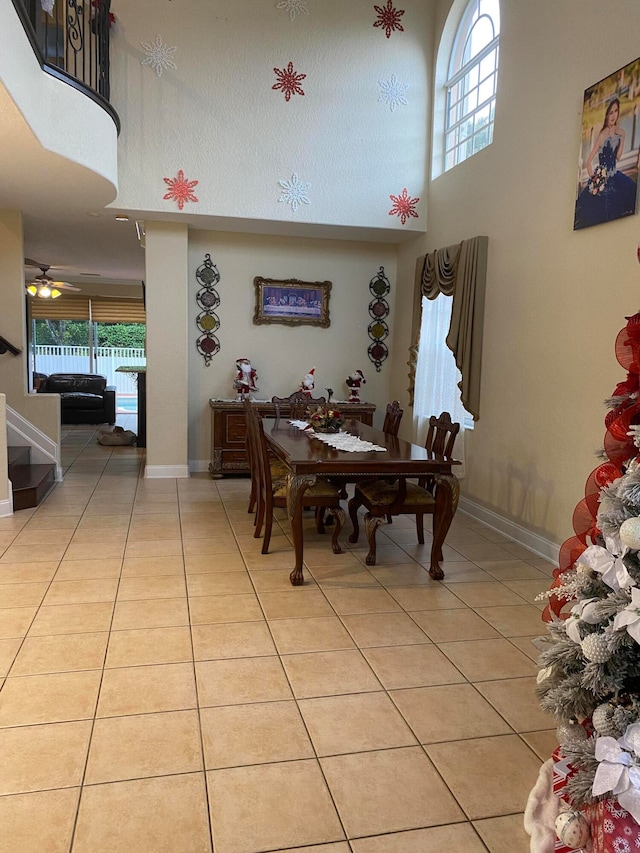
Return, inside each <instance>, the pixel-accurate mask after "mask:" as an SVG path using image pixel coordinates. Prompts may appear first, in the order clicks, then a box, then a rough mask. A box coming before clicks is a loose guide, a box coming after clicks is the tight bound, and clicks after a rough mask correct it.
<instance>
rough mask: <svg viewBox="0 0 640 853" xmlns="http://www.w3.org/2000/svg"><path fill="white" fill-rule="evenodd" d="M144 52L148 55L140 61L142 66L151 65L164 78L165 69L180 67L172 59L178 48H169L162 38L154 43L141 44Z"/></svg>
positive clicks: (157, 38) (144, 42)
mask: <svg viewBox="0 0 640 853" xmlns="http://www.w3.org/2000/svg"><path fill="white" fill-rule="evenodd" d="M140 44H141V45H142V47H143V49H144V52H145V53H146V54H147V55H146V56H145V58H144V59H141V60H140V65H150V66H151V67H152V68H153V69H154V70H155V72H156V74H157V75H158V77H162V72H163V71H164V70H165V68H177V67H178V66H177V65H176V64H175V62H174V61H173V60H172V59H171V56H172V54H174V53H175V52H176V50H177V49H178V48H177V47H169V45H168V44H164V42H163V41H162V37H161V36H156V40H155V41H154V42H150V43H149V42H146V41H143V42H140Z"/></svg>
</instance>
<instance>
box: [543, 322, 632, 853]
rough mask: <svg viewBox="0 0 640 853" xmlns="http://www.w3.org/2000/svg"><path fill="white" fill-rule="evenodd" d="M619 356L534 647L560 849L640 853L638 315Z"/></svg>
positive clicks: (622, 337)
mask: <svg viewBox="0 0 640 853" xmlns="http://www.w3.org/2000/svg"><path fill="white" fill-rule="evenodd" d="M615 349H616V356H617V359H618V361H619V363H620V364H621V366H622V367H623V368H624V369H625V370H626V371H627V376H626V379H625V380H624V381H623V382H620V383H619V384H618V385H617V386H616V388H615V390H614V392H613V395H612V396H611V397H610V398H609V399H608V400H607V401H606V405H607V406H608V408H609V411H608V412H607V415H606V418H605V437H604V449H603V450H602V452H601V461H600V464H599V465H598V466H597V467H596V468H595V470H594V471H592V472H591V474H590V475H589V477H588V479H587V483H586V488H585V496H584V498H583V499H582V500H581V501H580V502H579V503H578V505H577V506H576V508H575V511H574V514H573V528H574V531H575V535H574V536H572V537H571V538H570V539H567V541H566V542H564V543H563V545H562V547H561V549H560V559H559V567H558V568H557V569H556V570H555V571H554V578H555V579H554V582H553V584H552V586H551V589H550V590H549V592H548V593H546V597H547V598H548V604H547V607H546V608H545V611H544V614H543V618H544V619H545V620H546V621H547V622H548V634H547V635H546V636H545V637H541V638H538V640H537V641H535V642H536V645H537V646H538V648H539V649H540V651H541V655H540V661H539V662H540V671H539V673H538V686H537V693H538V697H539V699H540V703H541V705H542V707H543V708H544V709H545V710H546V711H548V712H549V713H551V714H553V715H554V716H555V718H556V720H557V721H558V731H557V734H558V742H559V747H558V749H557V750H556V751H555V753H554V755H553V761H554V774H553V788H554V792H555V795H556V797H557V798H558V805H559V814H558V817H557V819H556V822H555V830H556V833H557V836H558V841H557V842H556V847H555V849H556V851H559V850H563V851H564V850H567V851H568V850H576V849H585V848H586V849H588V850H589V851H592V853H605V851H606V853H631V851H633V850H640V449H639V448H640V393H639V392H640V312H639V313H637V314H635V315H634V316H632V317H629V318H627V324H626V326H625V328H623V329H622V330H621V331H620V333H619V334H618V336H617V339H616V345H615Z"/></svg>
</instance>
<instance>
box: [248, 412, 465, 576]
mask: <svg viewBox="0 0 640 853" xmlns="http://www.w3.org/2000/svg"><path fill="white" fill-rule="evenodd" d="M342 429H343V430H344V431H345V432H347V433H349V434H350V435H352V436H357V437H358V438H360V439H362V441H365V442H370V443H371V444H374V445H376V446H378V447H380V448H383V449H381V450H362V451H355V452H354V451H350V450H349V451H347V450H337V449H336V448H333V447H330V446H329V445H328V444H326V443H325V442H323V441H321V440H319V439H318V438H317V437H316V435H315V433H314V432H313V431H312V430H311V429H301V428H299V427H297V426H294V425H293V424H291V423H290V422H289V421H287V420H284V419H282V420H276V419H271V418H265V419H264V434H265V438H266V440H267V443H268V445H269V447H270V449H271V451H272V452H273V453H274V454H275V456H277V457H278V458H279V459H280V460H281V461H282V462H284V464H285V465H286V467H287V517H288V520H289V523H290V525H291V535H292V539H293V546H294V552H295V566H294V568H293V571H292V572H291V574H290V575H289V579H290V581H291V583H292V584H293V586H300V585H301V584H303V583H304V573H303V560H304V537H303V519H302V512H303V506H304V493H305V491H306V490H307V489H308V488H309V487H310V486H312V485H313V484H314V483H315V482H316V480H317V478H318V477H324V478H326V479H329V480H331V481H332V482H334V483H340V484H347V483H354V482H360V481H361V480H366V479H383V478H384V479H391V480H393V479H397V478H399V477H411V478H420V477H431V478H433V480H434V481H435V484H436V487H435V507H434V513H433V542H432V545H431V561H430V567H429V574H430V576H431V577H432V578H433V579H434V580H442V578H443V577H444V572H443V570H442V568H441V566H440V561H441V559H442V545H443V544H444V540H445V537H446V535H447V532H448V531H449V527H450V526H451V522H452V520H453V516H454V514H455V511H456V509H457V506H458V499H459V496H460V487H459V484H458V480H457V478H456V477H455V475H454V473H453V469H454V466H456V465H459V464H460V462H458V461H457V460H455V459H451V458H449V457H444V456H441V455H439V454H435V453H432V452H430V451H428V450H427V449H426V448H424V447H421V446H420V445H417V444H412V443H411V442H408V441H404V440H403V439H401V438H397V437H394V436H391V435H388V434H387V433H384V432H382V430H379V429H376V428H375V427H372V426H368V425H367V424H363V423H361V422H360V421H355V420H351V421H346V422H345V424H344V425H343V427H342Z"/></svg>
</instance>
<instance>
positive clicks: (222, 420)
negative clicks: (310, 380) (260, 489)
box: [209, 400, 376, 477]
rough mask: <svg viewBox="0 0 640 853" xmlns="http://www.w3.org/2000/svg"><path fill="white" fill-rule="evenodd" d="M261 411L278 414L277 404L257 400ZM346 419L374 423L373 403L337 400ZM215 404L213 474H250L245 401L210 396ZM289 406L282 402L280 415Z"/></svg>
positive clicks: (210, 471) (210, 401) (269, 415)
mask: <svg viewBox="0 0 640 853" xmlns="http://www.w3.org/2000/svg"><path fill="white" fill-rule="evenodd" d="M255 405H256V406H257V407H258V412H259V413H260V415H261V416H262V417H263V418H274V417H275V406H274V405H273V403H271V402H270V401H266V400H264V401H258V400H257V401H255ZM333 405H334V406H335V407H336V408H337V409H340V411H341V412H342V414H343V415H344V417H345V419H346V420H356V421H362V423H364V424H368V425H369V426H373V413H374V412H375V410H376V407H375V405H374V404H373V403H343V402H341V401H339V400H336V401H334V403H333ZM209 406H210V407H211V461H210V463H209V473H210V474H211V476H212V477H222V476H224V475H225V474H248V473H249V461H248V459H247V450H246V445H245V441H246V436H247V426H246V423H245V419H244V404H243V403H238V402H236V401H235V400H209ZM288 414H289V413H288V412H287V410H286V406H284V405H281V406H280V416H281V417H285V418H286V417H287V416H288Z"/></svg>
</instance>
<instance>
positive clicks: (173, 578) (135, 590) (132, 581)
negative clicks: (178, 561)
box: [118, 575, 187, 601]
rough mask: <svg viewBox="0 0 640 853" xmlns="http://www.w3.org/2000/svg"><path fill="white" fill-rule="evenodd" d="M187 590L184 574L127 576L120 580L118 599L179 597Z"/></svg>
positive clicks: (135, 599) (137, 599)
mask: <svg viewBox="0 0 640 853" xmlns="http://www.w3.org/2000/svg"><path fill="white" fill-rule="evenodd" d="M186 594H187V590H186V587H185V582H184V575H160V576H159V577H133V578H131V577H129V578H124V577H123V578H122V579H121V580H120V586H119V587H118V601H150V600H152V599H157V598H181V597H182V596H186Z"/></svg>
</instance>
